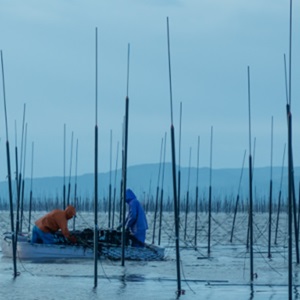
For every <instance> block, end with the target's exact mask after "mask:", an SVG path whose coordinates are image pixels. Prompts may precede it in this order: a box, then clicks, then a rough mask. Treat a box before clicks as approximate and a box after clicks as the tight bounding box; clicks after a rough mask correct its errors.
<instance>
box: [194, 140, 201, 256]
mask: <svg viewBox="0 0 300 300" xmlns="http://www.w3.org/2000/svg"><path fill="white" fill-rule="evenodd" d="M199 153H200V136H198V146H197V175H196V199H195V250H197V236H198V203H199Z"/></svg>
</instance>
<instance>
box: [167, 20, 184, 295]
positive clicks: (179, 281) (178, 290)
mask: <svg viewBox="0 0 300 300" xmlns="http://www.w3.org/2000/svg"><path fill="white" fill-rule="evenodd" d="M167 36H168V58H169V83H170V109H171V149H172V174H173V197H174V199H173V200H174V222H175V246H176V269H177V296H178V297H179V296H180V295H181V294H182V290H181V278H180V252H179V215H178V207H177V206H178V200H177V188H176V156H175V132H174V131H175V130H174V125H173V100H172V78H171V55H170V34H169V18H168V17H167Z"/></svg>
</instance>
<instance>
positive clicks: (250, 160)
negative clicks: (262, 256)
mask: <svg viewBox="0 0 300 300" xmlns="http://www.w3.org/2000/svg"><path fill="white" fill-rule="evenodd" d="M248 113H249V231H250V281H251V283H252V282H253V278H254V272H253V198H252V197H253V196H252V192H253V188H252V181H253V177H252V155H251V153H252V152H251V151H252V149H251V97H250V67H249V66H248Z"/></svg>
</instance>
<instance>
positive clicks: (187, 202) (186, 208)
mask: <svg viewBox="0 0 300 300" xmlns="http://www.w3.org/2000/svg"><path fill="white" fill-rule="evenodd" d="M191 158H192V147H190V155H189V172H188V182H187V191H186V203H185V219H184V241H186V236H187V221H188V213H189V200H190V199H189V198H190V177H191Z"/></svg>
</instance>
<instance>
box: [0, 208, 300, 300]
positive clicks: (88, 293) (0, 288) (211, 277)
mask: <svg viewBox="0 0 300 300" xmlns="http://www.w3.org/2000/svg"><path fill="white" fill-rule="evenodd" d="M6 215H7V212H1V213H0V222H1V224H0V225H1V227H2V229H1V230H2V232H4V231H6V229H9V222H8V220H9V218H8V217H7V216H6ZM79 219H80V218H79ZM90 219H91V220H92V217H91V216H90V215H89V214H86V215H84V216H83V217H82V220H84V222H83V221H82V223H83V225H82V226H84V227H85V226H86V225H87V223H86V222H87V220H90ZM148 219H149V220H150V221H149V225H150V226H149V227H150V230H149V232H148V240H151V238H152V230H151V226H152V224H151V216H148ZM101 220H104V221H103V222H105V216H102V218H101ZM200 220H201V221H200V225H199V237H198V244H197V249H196V250H195V247H194V244H193V243H194V242H193V241H194V240H195V239H194V236H193V235H194V230H193V228H192V227H190V228H188V229H187V234H186V240H185V241H184V239H183V236H184V232H181V235H180V245H181V250H180V259H181V264H180V279H181V280H180V283H181V289H182V290H183V294H182V295H181V296H180V298H181V299H189V300H190V299H192V300H193V299H222V300H227V299H228V300H229V299H230V300H232V299H256V300H257V299H273V300H275V299H287V297H288V286H287V284H288V260H287V248H286V242H287V240H286V216H283V217H282V220H281V221H280V223H281V227H280V236H279V239H278V244H277V246H276V247H275V246H274V243H272V258H271V259H269V258H268V257H267V256H268V255H267V239H266V237H267V236H268V235H267V230H266V228H268V227H267V224H268V223H267V220H268V216H267V215H258V216H255V219H254V220H255V236H254V237H255V238H254V240H255V246H254V271H255V275H256V276H255V280H254V282H253V285H252V286H251V285H250V284H249V282H250V280H249V278H250V271H249V270H250V267H249V253H248V250H247V248H246V245H245V239H246V228H247V225H246V224H247V217H246V216H238V218H237V222H236V224H237V225H236V226H237V227H236V229H235V236H234V240H233V243H229V237H230V231H231V225H232V216H231V215H226V214H218V215H214V216H213V221H212V236H211V254H210V255H209V256H208V253H207V227H206V226H207V216H206V215H204V214H203V215H202V216H201V218H200ZM172 221H173V216H172V214H170V215H166V216H165V221H164V226H163V238H162V245H163V246H165V247H166V250H165V253H166V259H165V261H151V262H134V261H126V262H125V266H121V262H120V261H110V260H99V261H98V265H97V266H98V284H97V287H96V288H95V287H94V262H93V261H92V260H71V261H69V260H63V261H51V262H49V261H48V262H32V261H21V260H18V261H17V268H18V272H19V273H20V274H19V276H17V277H16V278H13V264H12V259H10V258H5V257H2V256H1V252H0V299H22V300H27V299H28V300H31V299H36V300H37V299H44V300H46V299H47V300H48V299H62V300H67V299H76V300H77V299H78V300H79V299H80V300H82V299H112V300H115V299H132V300H138V299H152V300H153V299H177V294H176V291H177V287H178V277H177V268H176V260H175V258H176V255H175V254H176V253H175V248H174V233H173V232H174V229H173V222H172ZM189 223H190V224H192V223H193V215H192V214H191V215H189ZM6 226H7V228H5V227H6ZM273 235H274V234H273ZM293 267H294V270H293V271H294V272H293V279H294V284H295V287H294V289H293V291H294V297H295V299H298V285H299V279H298V278H299V267H298V266H297V265H296V264H294V266H293Z"/></svg>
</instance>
